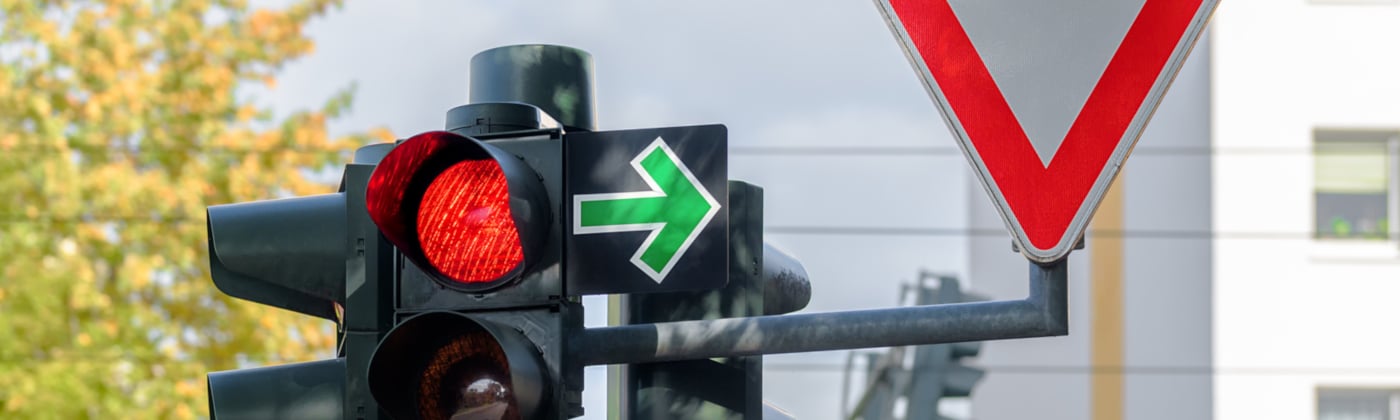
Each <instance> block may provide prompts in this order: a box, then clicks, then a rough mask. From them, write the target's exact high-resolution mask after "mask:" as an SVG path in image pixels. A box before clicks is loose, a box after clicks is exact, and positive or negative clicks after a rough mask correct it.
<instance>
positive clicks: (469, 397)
mask: <svg viewBox="0 0 1400 420" xmlns="http://www.w3.org/2000/svg"><path fill="white" fill-rule="evenodd" d="M508 367H509V365H508V364H507V361H506V358H505V355H504V354H502V353H501V351H500V346H499V345H498V344H496V342H495V340H494V339H493V338H492V337H491V335H490V334H487V333H486V332H485V331H482V332H481V333H480V334H468V335H462V336H458V337H456V338H453V339H452V341H450V342H448V344H447V345H445V346H442V347H439V348H438V349H437V351H434V352H433V355H432V358H431V359H430V360H429V361H428V366H427V367H426V368H425V369H424V370H423V380H422V382H421V383H420V384H419V385H420V386H419V390H418V407H419V415H421V416H422V417H423V418H424V419H453V420H462V419H480V420H486V419H491V420H496V419H518V418H520V410H519V408H518V407H516V406H515V403H514V397H513V396H512V395H511V394H512V392H511V381H510V374H509V372H506V369H507V368H508Z"/></svg>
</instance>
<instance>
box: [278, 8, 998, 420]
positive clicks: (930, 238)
mask: <svg viewBox="0 0 1400 420" xmlns="http://www.w3.org/2000/svg"><path fill="white" fill-rule="evenodd" d="M257 3H258V2H255V4H257ZM270 3H271V4H274V5H275V4H277V3H279V2H276V1H272V2H270ZM346 3H347V4H346V6H345V7H344V8H343V9H341V10H339V11H335V12H332V13H330V14H329V15H328V16H326V17H323V18H321V19H318V20H316V21H314V22H313V23H312V24H311V25H310V26H309V27H308V28H307V30H308V32H309V33H310V34H311V36H312V37H313V38H315V40H316V42H317V48H316V52H315V54H313V55H312V56H310V57H309V58H307V59H304V60H301V61H298V62H295V63H293V64H292V65H290V66H288V67H287V68H286V69H285V71H284V72H283V73H282V76H281V78H280V81H279V83H278V87H277V88H276V89H274V90H272V91H270V92H260V93H257V95H258V97H259V99H258V100H259V101H262V102H264V103H268V104H271V105H272V106H274V107H275V108H276V109H278V110H279V111H283V112H285V111H290V110H293V109H298V108H309V107H313V106H316V105H317V104H318V102H319V101H321V100H324V99H325V98H327V97H328V96H329V95H330V94H331V93H332V92H334V91H335V90H336V89H338V88H340V87H343V86H346V85H347V84H349V83H352V82H354V83H357V84H358V86H359V89H358V95H357V96H356V100H355V105H354V112H353V113H351V114H350V116H349V117H348V118H345V119H342V120H340V121H337V122H335V123H334V124H333V126H332V127H333V130H334V131H337V132H342V133H343V132H348V131H352V130H361V129H366V128H369V127H374V126H381V125H382V126H387V127H388V128H390V129H391V130H392V131H393V132H394V133H395V134H397V135H399V136H401V137H406V136H408V135H412V134H414V133H418V132H422V131H428V130H437V129H442V128H443V126H442V124H443V115H444V113H445V112H446V111H447V109H449V108H451V107H453V106H457V105H461V104H463V103H465V101H466V98H467V77H468V75H467V69H468V63H469V61H470V59H471V56H472V55H473V54H475V53H477V52H479V51H482V50H485V49H488V48H493V47H498V46H503V45H511V44H521V43H550V44H562V45H568V46H573V47H577V48H581V49H584V50H587V51H589V52H591V53H592V54H593V56H594V59H595V65H596V72H597V73H596V77H597V85H596V95H597V104H598V108H597V115H598V123H599V128H600V129H602V130H611V129H624V128H642V127H658V126H672V125H693V124H708V123H722V124H725V125H727V126H728V128H729V141H730V146H731V149H732V150H734V151H733V153H732V154H731V156H730V163H729V165H730V173H729V177H730V178H731V179H738V180H744V181H749V182H752V183H755V184H758V185H760V186H762V187H763V188H764V189H765V199H766V202H765V206H766V214H765V218H766V223H767V226H768V227H769V228H777V229H778V230H782V229H781V227H796V226H825V227H857V226H858V227H911V228H939V229H949V230H952V231H956V230H958V229H963V228H965V227H966V225H967V221H966V220H967V217H966V211H967V210H966V209H967V202H966V200H968V199H969V198H968V197H969V194H968V191H967V187H966V185H967V183H966V182H965V177H966V176H967V174H968V173H969V172H968V169H967V164H966V163H965V162H964V161H963V158H962V155H961V154H960V153H957V152H956V149H955V145H954V142H953V140H952V139H951V137H950V136H949V134H948V129H947V128H945V126H944V124H943V122H942V120H941V119H940V118H939V116H938V114H937V111H936V109H935V107H934V105H933V104H932V102H931V101H930V100H929V99H928V96H927V95H926V94H925V92H924V90H923V88H922V87H921V86H920V84H919V82H918V78H917V77H916V76H915V73H914V71H913V70H912V69H911V67H910V65H909V63H908V61H907V60H906V59H905V57H904V55H903V53H902V52H901V50H900V48H899V45H898V43H897V42H895V40H894V38H893V37H892V36H891V35H890V32H889V29H887V28H886V26H885V22H884V21H883V20H882V18H881V16H880V14H879V12H878V11H877V10H876V7H875V6H874V5H873V4H872V3H870V2H865V1H843V2H838V1H820V2H745V1H706V2H687V3H684V4H682V3H678V2H602V1H597V2H565V1H558V2H481V1H466V2H463V1H423V2H390V1H368V0H349V1H347V2H346ZM754 146H782V147H787V146H797V147H813V148H817V147H857V148H877V149H876V150H878V148H880V147H890V146H904V147H908V146H914V147H930V148H938V149H939V150H943V151H945V153H934V154H928V153H924V154H903V155H901V154H897V153H896V154H890V153H884V154H878V153H877V154H856V155H835V154H821V155H811V154H805V155H804V154H755V153H744V148H749V147H754ZM972 197H973V199H978V200H984V199H985V198H983V197H982V194H981V192H980V191H979V192H977V194H974V195H972ZM767 240H768V241H769V242H770V243H774V244H777V245H778V246H780V247H782V248H784V249H786V250H788V251H789V252H790V253H792V254H794V255H795V256H797V257H798V258H800V259H802V260H803V261H804V263H805V266H806V268H807V270H808V273H809V274H810V275H811V278H812V282H813V298H812V303H811V305H810V306H809V307H808V309H807V311H809V312H811V311H831V310H843V309H857V308H878V307H887V306H891V305H894V304H895V298H896V293H897V292H898V284H899V283H900V282H903V281H908V280H911V279H913V278H914V277H915V276H916V275H917V273H918V270H919V269H921V268H923V269H929V270H934V271H940V272H949V273H954V274H959V275H961V274H963V272H964V271H965V266H966V257H965V255H966V254H965V252H964V249H965V248H966V241H967V238H966V237H965V236H962V235H959V234H956V232H951V233H950V234H947V235H893V236H891V235H883V236H881V235H818V234H800V235H799V234H790V233H779V232H769V233H768V234H767ZM1008 242H1009V238H1008ZM973 287H975V285H974V286H973ZM586 305H587V309H588V319H587V321H588V323H589V324H590V325H602V324H604V323H605V322H606V315H605V314H606V307H605V304H604V301H603V300H601V299H598V298H593V299H589V300H586ZM844 360H845V352H828V353H816V354H806V355H786V356H769V357H766V358H765V360H764V363H765V365H766V369H765V372H764V382H765V386H764V389H765V393H764V397H765V399H766V400H768V401H770V402H772V403H774V404H776V405H778V406H780V407H783V408H785V409H787V410H789V411H791V412H793V413H794V414H796V415H797V417H798V418H801V419H835V418H837V417H838V416H839V413H838V408H839V406H840V404H839V402H838V400H837V398H838V394H839V391H840V389H841V378H842V375H841V363H843V362H844ZM587 373H588V382H587V390H586V393H585V407H586V409H587V412H588V414H587V416H586V417H585V418H590V419H602V418H605V414H606V404H605V403H604V398H605V395H604V370H603V369H601V368H596V367H595V368H590V369H589V370H588V371H587Z"/></svg>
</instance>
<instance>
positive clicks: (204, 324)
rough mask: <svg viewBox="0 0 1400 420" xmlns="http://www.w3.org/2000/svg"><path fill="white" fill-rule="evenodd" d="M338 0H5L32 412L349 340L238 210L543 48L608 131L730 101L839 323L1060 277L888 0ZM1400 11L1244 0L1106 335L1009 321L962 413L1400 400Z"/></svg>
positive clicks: (1162, 123)
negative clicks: (252, 299) (883, 7)
mask: <svg viewBox="0 0 1400 420" xmlns="http://www.w3.org/2000/svg"><path fill="white" fill-rule="evenodd" d="M331 6H332V4H331V2H326V1H314V2H289V1H276V0H268V1H253V2H251V4H244V3H243V2H239V1H226V2H144V1H131V2H127V1H107V2H51V3H34V2H22V1H4V2H0V195H3V196H5V197H6V198H7V201H6V202H7V203H10V204H8V205H6V206H3V210H0V270H3V276H0V383H4V384H7V385H6V386H5V387H0V417H6V418H11V417H13V418H81V417H126V418H164V417H175V418H181V417H183V418H194V417H199V416H201V415H203V413H204V411H205V410H206V409H207V408H206V406H205V405H204V404H205V403H204V398H205V397H204V384H203V383H201V382H202V381H203V378H204V374H205V373H206V372H208V371H213V370H222V369H229V368H236V367H242V366H256V365H262V364H272V363H283V362H292V361H303V360H314V359H317V358H321V357H323V356H325V355H326V354H328V353H329V352H330V351H331V349H332V348H333V343H332V340H333V339H334V335H333V334H332V333H331V326H330V325H328V323H325V322H323V321H317V320H314V319H310V318H309V317H302V316H299V315H295V314H292V313H290V312H285V311H276V310H273V309H270V308H266V307H261V306H258V305H255V304H251V303H247V302H233V301H231V300H228V299H227V298H226V297H224V295H223V294H221V293H217V292H216V291H215V290H214V289H213V288H212V287H210V285H211V283H210V282H209V281H208V273H207V267H206V266H205V261H206V259H205V258H204V254H203V253H204V252H206V248H205V247H206V246H207V245H206V243H205V238H204V232H205V230H204V229H205V227H204V226H203V224H204V214H203V211H202V209H203V208H204V207H205V206H206V205H209V204H220V203H229V202H236V201H246V200H254V199H266V198H273V197H278V196H285V195H293V194H296V195H301V194H309V193H314V192H323V191H329V190H331V189H332V188H333V185H330V184H329V183H330V182H334V180H328V179H326V178H327V177H326V176H325V173H326V168H338V166H339V165H341V164H343V163H345V162H346V161H348V159H349V158H348V151H349V150H351V149H352V148H353V147H355V146H359V145H363V144H367V143H370V142H382V141H389V140H392V139H394V138H396V137H406V136H409V135H412V134H415V133H418V132H423V131H428V130H435V129H440V128H442V124H443V121H442V115H443V111H444V110H446V109H448V108H451V107H453V106H456V105H460V104H463V103H465V102H466V95H467V74H466V72H467V69H468V61H469V58H470V57H471V56H472V54H475V53H476V52H479V51H482V50H485V49H488V48H492V47H497V46H501V45H508V44H517V43H556V44H564V45H570V46H574V47H578V48H582V49H585V50H588V51H589V52H590V53H592V54H593V56H594V57H595V60H596V65H597V69H596V75H597V78H598V80H597V87H598V94H597V98H598V107H597V109H598V121H599V128H600V129H623V128H634V127H653V126H668V125H689V124H704V123H723V124H726V125H727V126H728V127H729V133H730V145H731V150H730V178H732V179H739V180H745V181H750V182H753V183H756V184H759V185H763V186H764V188H765V199H766V200H765V206H766V211H767V214H766V220H767V227H768V231H767V232H766V238H768V240H769V241H770V242H773V243H776V244H778V245H780V246H782V247H784V248H785V249H786V250H787V251H789V252H790V253H791V254H793V255H796V256H798V257H800V258H802V259H803V261H804V263H805V265H806V268H807V270H808V273H809V274H810V275H811V278H812V282H813V285H812V286H813V297H812V302H811V304H810V305H809V306H808V309H807V311H809V312H812V311H828V310H841V309H858V308H877V307H887V306H893V305H895V304H896V303H897V301H896V299H895V297H896V296H897V291H898V290H899V285H900V283H901V282H902V281H908V280H910V278H909V275H910V273H916V272H918V270H920V269H923V268H926V269H930V270H934V271H938V272H945V273H949V274H950V275H952V276H955V277H958V278H960V279H963V280H964V281H965V282H966V283H965V286H964V287H965V288H967V289H970V290H976V291H978V292H980V293H984V294H988V295H990V297H992V298H994V299H1005V298H1016V297H1021V296H1023V294H1024V290H1023V289H1024V276H1025V262H1024V259H1023V258H1022V257H1021V256H1019V255H1017V254H1014V253H1012V251H1011V249H1010V242H1011V241H1010V237H1009V236H1008V235H1007V234H1006V233H1005V231H1004V227H1003V224H1002V222H1001V219H1000V218H999V217H998V216H997V215H996V213H995V212H994V210H993V209H992V207H991V206H990V203H989V202H988V200H987V198H986V197H985V194H984V192H983V191H982V190H981V188H980V187H979V186H978V185H977V184H976V182H975V181H974V180H973V179H972V177H970V176H968V166H967V164H966V163H965V162H964V160H963V156H962V153H961V151H959V150H958V149H957V147H956V146H955V143H954V142H953V140H952V139H951V138H950V136H949V134H948V130H947V128H945V127H944V125H943V122H942V120H941V119H940V118H939V117H938V116H937V114H936V112H937V110H936V108H935V107H934V106H933V104H932V103H931V101H930V100H929V99H928V98H927V96H926V94H925V93H924V90H923V89H922V87H921V86H920V85H919V82H918V79H917V78H916V77H915V75H914V72H913V71H912V70H911V69H910V66H909V64H908V63H907V60H906V59H905V58H904V56H903V53H902V52H901V51H900V49H899V46H898V44H897V43H896V42H895V41H894V39H893V37H891V36H890V34H889V30H888V29H887V28H886V26H885V23H884V22H883V21H882V20H881V18H880V16H879V13H878V12H877V11H876V9H875V7H874V6H873V5H872V4H869V3H865V2H844V3H841V2H834V3H831V4H822V5H821V6H814V5H808V4H805V3H797V2H783V3H753V2H743V1H737V0H735V1H714V2H704V3H691V4H677V3H669V2H657V3H625V4H624V3H613V2H608V3H604V2H591V3H582V2H549V3H543V4H541V3H529V4H523V3H522V4H516V3H506V2H431V3H420V2H389V1H382V0H374V1H370V0H352V1H349V2H346V3H345V4H344V6H343V7H339V8H334V7H331ZM1397 21H1400V1H1395V0H1296V1H1291V2H1278V1H1270V0H1226V1H1223V2H1222V4H1221V6H1220V8H1219V9H1218V11H1217V12H1216V15H1215V20H1214V22H1213V23H1212V28H1211V30H1210V31H1209V32H1208V34H1207V36H1206V38H1205V39H1204V40H1203V41H1202V42H1201V43H1200V44H1199V46H1198V48H1197V51H1195V52H1194V54H1193V55H1192V58H1191V59H1190V60H1189V61H1188V62H1187V64H1186V66H1185V67H1184V68H1183V70H1182V72H1181V74H1180V76H1179V77H1178V79H1177V81H1176V84H1175V85H1174V86H1173V88H1172V91H1171V92H1170V93H1169V94H1168V95H1167V97H1166V99H1165V100H1164V102H1163V103H1162V105H1161V108H1160V109H1159V110H1158V112H1157V114H1156V117H1155V118H1154V121H1153V122H1152V124H1151V125H1150V126H1149V128H1148V130H1147V133H1146V134H1145V135H1144V136H1143V138H1142V140H1141V141H1140V143H1139V144H1138V147H1137V150H1136V152H1135V153H1134V156H1133V157H1132V158H1130V159H1129V166H1128V168H1127V169H1126V170H1125V172H1124V173H1123V174H1122V175H1121V176H1120V177H1119V180H1118V181H1117V182H1116V185H1115V187H1114V189H1113V190H1112V195H1111V196H1110V198H1109V199H1108V200H1107V201H1106V202H1105V204H1104V205H1103V206H1102V207H1101V208H1100V210H1099V212H1098V214H1097V216H1096V217H1095V221H1094V224H1093V225H1092V226H1091V227H1090V230H1089V233H1088V235H1087V236H1088V237H1087V239H1086V245H1087V246H1086V249H1084V250H1082V251H1077V252H1075V253H1073V254H1071V257H1070V258H1071V266H1070V273H1071V280H1070V290H1071V293H1072V295H1071V302H1072V305H1073V307H1072V309H1071V316H1072V320H1071V321H1072V323H1071V335H1070V336H1068V337H1061V338H1042V339H1032V340H1013V341H1000V342H992V343H987V344H986V345H985V346H984V347H983V349H982V351H981V353H980V355H979V357H978V359H976V362H975V364H976V365H979V367H980V368H982V369H984V370H985V371H986V376H985V377H984V378H983V379H982V381H981V382H980V383H979V384H978V385H977V386H976V388H975V389H974V390H973V392H972V398H971V401H970V403H966V402H964V404H961V405H957V406H955V407H948V410H945V412H946V413H947V414H949V415H950V416H951V417H961V418H977V419H1021V418H1047V419H1094V420H1101V419H1116V418H1130V419H1157V418H1163V419H1165V418H1171V419H1182V418H1186V419H1198V418H1200V419H1204V418H1219V419H1255V418H1270V419H1313V418H1317V419H1395V418H1397V416H1400V403H1397V402H1400V335H1396V334H1395V333H1393V330H1394V327H1393V324H1394V322H1393V321H1392V320H1394V319H1397V318H1400V313H1397V312H1396V311H1400V309H1398V308H1400V306H1397V305H1393V304H1390V302H1391V301H1392V300H1393V299H1392V297H1393V296H1396V295H1400V290H1397V289H1398V288H1400V286H1397V284H1400V283H1396V281H1395V280H1394V279H1396V278H1400V242H1397V238H1400V228H1397V227H1396V225H1395V224H1393V223H1391V222H1390V221H1391V220H1395V219H1396V217H1397V215H1400V187H1397V185H1400V182H1397V179H1400V172H1397V171H1400V169H1397V168H1400V164H1397V162H1400V100H1397V99H1396V98H1400V76H1397V75H1400V54H1396V53H1395V51H1396V50H1397V47H1400V26H1397V25H1395V24H1394V22H1397ZM313 41H314V45H315V48H314V49H313V48H312V45H313V44H312V42H313ZM352 87H353V88H357V89H350V88H352ZM352 92H353V94H354V95H353V97H352V95H351V93H352ZM352 98H353V101H352ZM352 102H353V107H352V106H351V104H352ZM381 127H383V128H381ZM391 133H392V134H391ZM585 304H586V305H587V310H588V315H587V320H586V321H587V322H588V323H589V324H590V325H601V324H603V323H604V322H606V315H605V308H606V304H605V302H604V300H603V299H601V298H596V299H594V298H590V299H587V300H586V301H585ZM845 359H846V353H845V352H829V353H813V354H797V355H783V356H769V357H765V361H764V366H765V378H764V388H765V393H764V394H765V395H764V396H765V399H767V400H769V401H770V402H772V403H774V404H776V405H777V406H779V407H782V408H783V409H785V410H786V411H789V412H791V413H793V414H794V415H796V417H797V418H800V419H835V418H839V417H840V416H841V413H840V407H841V398H843V397H846V398H849V396H842V395H841V392H840V391H841V390H840V384H841V380H842V376H841V375H842V368H843V363H844V361H845ZM587 374H588V378H587V380H588V382H587V389H586V394H585V406H586V407H587V408H588V412H587V415H586V416H585V418H590V419H601V418H605V415H604V413H605V411H604V407H605V406H606V404H605V402H604V401H605V400H604V398H605V395H604V392H605V390H606V386H605V383H604V381H603V377H604V374H603V369H601V368H590V369H589V370H588V371H587Z"/></svg>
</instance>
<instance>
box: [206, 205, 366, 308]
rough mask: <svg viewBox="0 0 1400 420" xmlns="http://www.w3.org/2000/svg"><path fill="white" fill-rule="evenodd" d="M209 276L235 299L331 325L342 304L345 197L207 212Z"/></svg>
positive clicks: (210, 208)
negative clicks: (320, 320)
mask: <svg viewBox="0 0 1400 420" xmlns="http://www.w3.org/2000/svg"><path fill="white" fill-rule="evenodd" d="M207 227H208V229H209V275H210V277H212V278H213V280H214V286H216V287H218V288H219V290H220V291H223V292H224V293H226V294H228V295H229V296H233V297H236V298H239V299H245V300H250V301H253V302H257V303H262V304H265V305H271V306H276V307H279V308H282V309H287V310H290V311H295V312H300V313H303V314H307V315H312V316H317V317H321V318H325V319H329V320H332V321H334V320H336V313H335V305H336V304H337V303H340V304H343V303H344V302H345V252H346V239H345V238H346V234H345V195H344V194H342V193H335V194H323V195H313V196H307V197H297V198H284V199H278V200H265V201H253V202H248V203H238V204H226V205H220V206H210V207H209V210H208V226H207Z"/></svg>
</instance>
